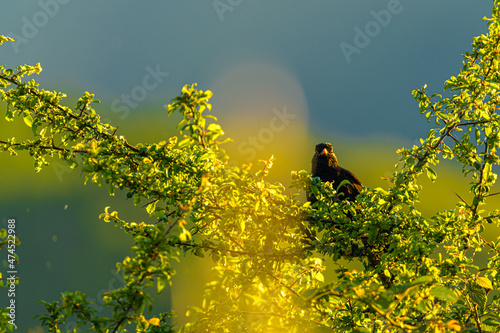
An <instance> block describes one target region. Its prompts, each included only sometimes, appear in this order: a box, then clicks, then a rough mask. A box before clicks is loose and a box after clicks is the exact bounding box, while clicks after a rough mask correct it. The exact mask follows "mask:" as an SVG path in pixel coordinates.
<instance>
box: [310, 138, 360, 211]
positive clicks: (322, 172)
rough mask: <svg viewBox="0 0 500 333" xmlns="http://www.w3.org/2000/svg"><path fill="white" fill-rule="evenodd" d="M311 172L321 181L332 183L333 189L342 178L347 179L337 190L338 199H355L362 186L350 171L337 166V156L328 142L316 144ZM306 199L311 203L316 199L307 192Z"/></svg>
mask: <svg viewBox="0 0 500 333" xmlns="http://www.w3.org/2000/svg"><path fill="white" fill-rule="evenodd" d="M311 172H312V176H313V177H319V179H321V181H322V182H331V183H333V188H334V189H337V187H338V186H339V185H340V184H341V183H342V182H343V181H344V180H347V181H349V183H344V184H343V185H342V186H341V187H340V188H339V189H338V190H337V191H338V192H337V196H338V198H339V199H340V200H349V201H355V200H356V196H357V195H358V194H359V191H360V190H361V186H363V184H361V180H359V178H358V177H356V176H355V175H354V174H353V173H352V172H351V171H349V170H347V169H344V168H342V167H341V166H339V163H338V161H337V156H335V154H334V153H333V147H332V145H331V144H330V143H320V144H318V145H316V151H315V152H314V156H313V159H312V171H311ZM308 200H309V201H310V202H311V203H314V202H316V201H317V200H316V198H315V197H314V195H312V194H308Z"/></svg>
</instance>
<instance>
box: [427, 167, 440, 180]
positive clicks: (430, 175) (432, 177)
mask: <svg viewBox="0 0 500 333" xmlns="http://www.w3.org/2000/svg"><path fill="white" fill-rule="evenodd" d="M426 171H427V177H428V178H429V179H430V180H431V181H432V182H434V181H435V180H436V178H437V175H436V172H434V170H432V169H431V168H430V167H427V170H426Z"/></svg>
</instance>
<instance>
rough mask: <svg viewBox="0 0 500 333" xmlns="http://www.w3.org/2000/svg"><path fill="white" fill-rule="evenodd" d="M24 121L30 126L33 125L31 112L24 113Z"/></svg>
mask: <svg viewBox="0 0 500 333" xmlns="http://www.w3.org/2000/svg"><path fill="white" fill-rule="evenodd" d="M23 120H24V123H25V124H26V125H28V126H29V127H31V126H33V118H32V117H31V115H30V114H29V113H24V116H23Z"/></svg>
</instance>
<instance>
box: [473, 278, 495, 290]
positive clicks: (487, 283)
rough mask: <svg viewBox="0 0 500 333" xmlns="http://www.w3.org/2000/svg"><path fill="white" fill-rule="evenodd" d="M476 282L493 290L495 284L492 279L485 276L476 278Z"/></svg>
mask: <svg viewBox="0 0 500 333" xmlns="http://www.w3.org/2000/svg"><path fill="white" fill-rule="evenodd" d="M476 284H477V285H479V286H481V287H483V288H486V289H490V290H493V284H492V283H491V281H490V279H488V278H487V277H485V276H480V277H478V278H477V279H476Z"/></svg>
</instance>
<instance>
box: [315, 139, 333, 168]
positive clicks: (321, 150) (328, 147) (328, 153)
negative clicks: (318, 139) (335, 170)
mask: <svg viewBox="0 0 500 333" xmlns="http://www.w3.org/2000/svg"><path fill="white" fill-rule="evenodd" d="M315 156H316V157H317V158H318V159H320V160H327V161H328V164H329V165H331V166H337V156H335V154H334V153H333V146H332V144H331V143H328V142H325V143H320V144H317V145H316V151H315Z"/></svg>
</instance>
